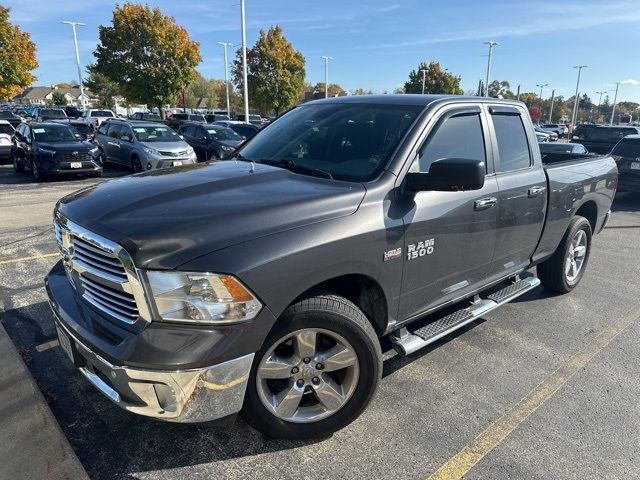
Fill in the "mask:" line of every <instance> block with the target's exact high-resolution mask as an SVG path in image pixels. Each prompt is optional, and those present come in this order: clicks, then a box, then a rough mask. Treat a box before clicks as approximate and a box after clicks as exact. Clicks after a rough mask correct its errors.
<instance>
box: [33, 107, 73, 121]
mask: <svg viewBox="0 0 640 480" xmlns="http://www.w3.org/2000/svg"><path fill="white" fill-rule="evenodd" d="M32 116H33V118H34V120H35V121H36V122H48V121H49V120H64V119H66V118H67V114H66V113H64V110H63V109H62V108H38V109H36V110H34V111H33V113H32Z"/></svg>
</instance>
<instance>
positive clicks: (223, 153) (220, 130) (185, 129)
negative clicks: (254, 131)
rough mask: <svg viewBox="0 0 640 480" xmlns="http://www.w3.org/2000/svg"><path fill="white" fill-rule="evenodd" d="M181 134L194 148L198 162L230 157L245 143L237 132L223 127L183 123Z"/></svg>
mask: <svg viewBox="0 0 640 480" xmlns="http://www.w3.org/2000/svg"><path fill="white" fill-rule="evenodd" d="M179 132H180V134H181V135H182V136H183V137H184V139H185V140H186V142H187V143H188V144H189V145H191V146H192V147H193V149H194V150H195V152H196V155H197V156H198V160H200V161H203V162H206V161H208V160H217V159H221V158H226V157H228V156H230V155H231V154H232V153H233V152H234V150H235V149H236V147H237V146H238V145H240V144H241V143H242V142H243V141H244V139H243V138H242V137H241V136H240V135H238V134H237V133H236V132H234V131H233V130H231V129H230V128H227V127H224V126H222V125H210V124H202V123H200V122H191V123H183V124H182V126H181V127H180V130H179Z"/></svg>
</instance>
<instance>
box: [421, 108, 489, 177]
mask: <svg viewBox="0 0 640 480" xmlns="http://www.w3.org/2000/svg"><path fill="white" fill-rule="evenodd" d="M442 158H467V159H470V160H482V161H483V162H484V161H486V155H485V147H484V135H483V134H482V122H481V121H480V113H479V112H477V113H476V112H473V113H464V114H458V115H452V116H447V117H445V118H443V119H441V120H439V121H438V124H437V125H436V128H435V130H434V131H433V132H432V133H431V134H430V135H429V138H428V139H427V141H426V142H425V144H424V145H423V146H422V148H421V149H420V152H419V153H418V158H417V159H416V161H415V162H414V164H413V165H412V166H411V171H412V172H428V171H429V168H430V167H431V164H432V163H433V162H435V161H436V160H440V159H442Z"/></svg>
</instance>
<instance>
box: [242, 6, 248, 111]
mask: <svg viewBox="0 0 640 480" xmlns="http://www.w3.org/2000/svg"><path fill="white" fill-rule="evenodd" d="M240 24H241V26H242V93H243V96H244V123H249V86H248V85H247V22H246V21H245V15H244V0H240Z"/></svg>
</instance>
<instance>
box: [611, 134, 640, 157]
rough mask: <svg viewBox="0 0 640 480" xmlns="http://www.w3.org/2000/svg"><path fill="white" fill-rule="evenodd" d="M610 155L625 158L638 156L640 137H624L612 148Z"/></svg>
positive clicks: (639, 153)
mask: <svg viewBox="0 0 640 480" xmlns="http://www.w3.org/2000/svg"><path fill="white" fill-rule="evenodd" d="M611 154H612V155H619V156H621V157H627V158H639V157H640V139H635V138H634V139H630V138H628V139H625V140H622V141H621V142H620V143H618V144H617V145H616V146H615V148H614V149H613V150H611Z"/></svg>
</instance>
